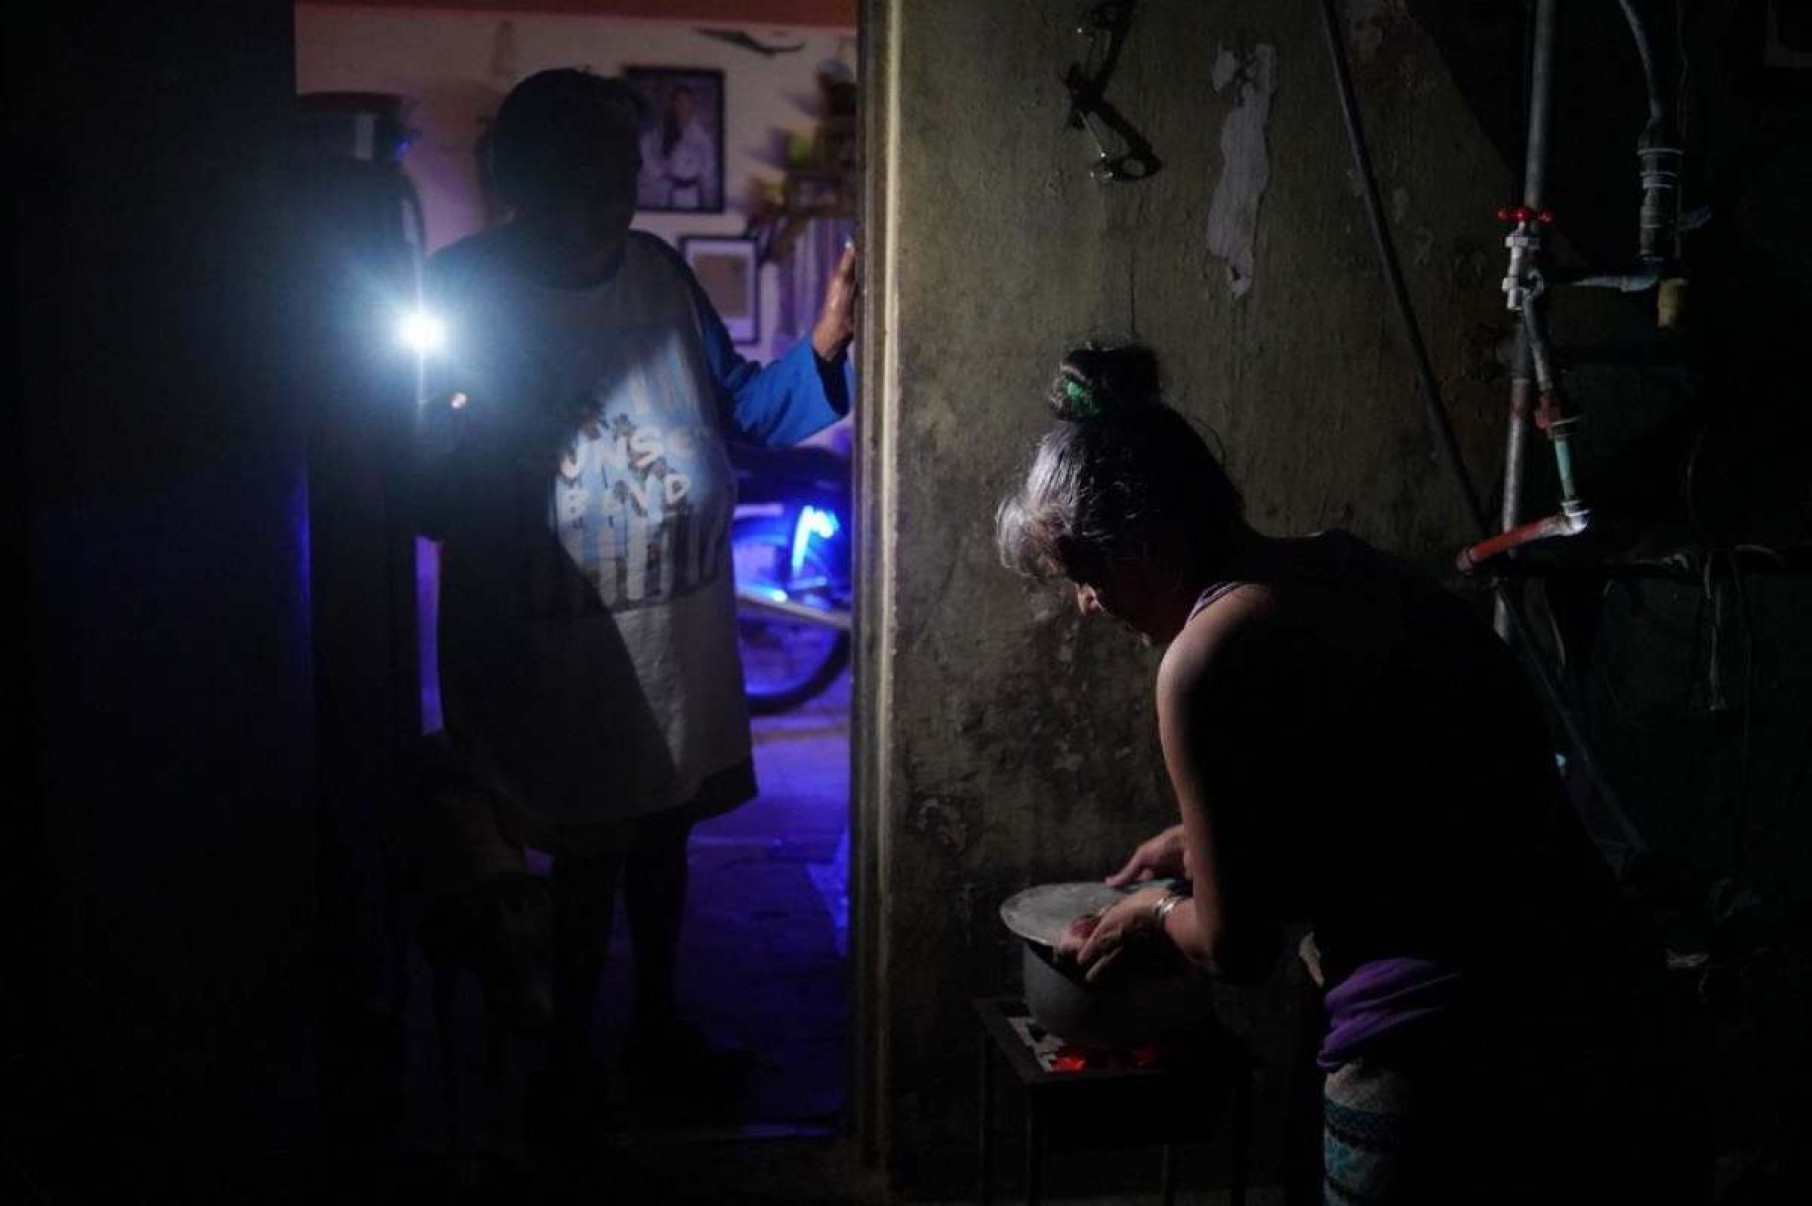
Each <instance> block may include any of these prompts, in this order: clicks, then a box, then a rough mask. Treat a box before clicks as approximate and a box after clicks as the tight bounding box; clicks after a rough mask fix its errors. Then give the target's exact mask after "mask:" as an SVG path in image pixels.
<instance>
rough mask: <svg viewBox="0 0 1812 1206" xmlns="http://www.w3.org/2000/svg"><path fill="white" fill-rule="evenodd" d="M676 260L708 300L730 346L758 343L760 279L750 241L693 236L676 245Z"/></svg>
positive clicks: (753, 245) (759, 328)
mask: <svg viewBox="0 0 1812 1206" xmlns="http://www.w3.org/2000/svg"><path fill="white" fill-rule="evenodd" d="M679 250H680V258H681V259H683V260H685V261H686V267H688V268H690V269H692V275H693V276H695V277H697V278H698V283H699V286H700V287H701V288H703V289H704V291H705V296H706V297H708V298H710V299H711V305H712V307H713V308H714V309H715V310H716V311H717V316H718V317H719V318H721V319H723V320H724V326H725V327H726V328H728V329H729V332H730V341H731V342H732V343H756V342H758V341H760V339H761V277H760V273H759V267H760V264H759V261H758V260H757V259H756V247H755V240H754V239H743V238H735V237H731V236H717V235H695V236H689V237H687V238H683V239H681V240H680V244H679Z"/></svg>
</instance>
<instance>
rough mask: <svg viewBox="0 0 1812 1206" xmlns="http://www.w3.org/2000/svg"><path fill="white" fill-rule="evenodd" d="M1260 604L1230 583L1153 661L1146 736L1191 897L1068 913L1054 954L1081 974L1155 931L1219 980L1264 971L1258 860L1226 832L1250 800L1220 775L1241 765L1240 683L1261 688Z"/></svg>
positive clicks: (1264, 598) (1256, 592) (1243, 712)
mask: <svg viewBox="0 0 1812 1206" xmlns="http://www.w3.org/2000/svg"><path fill="white" fill-rule="evenodd" d="M1271 608H1272V601H1271V597H1270V594H1269V592H1267V591H1266V590H1265V589H1264V588H1262V587H1257V586H1246V587H1241V588H1240V589H1238V590H1236V591H1234V592H1233V593H1231V594H1229V595H1228V596H1226V598H1224V599H1223V600H1221V601H1220V602H1219V603H1217V604H1215V606H1214V607H1213V608H1211V609H1210V610H1208V611H1205V612H1203V613H1202V614H1201V615H1200V616H1198V617H1197V618H1195V619H1194V620H1192V621H1190V623H1189V624H1188V626H1187V627H1185V628H1184V630H1183V632H1182V633H1181V634H1180V635H1179V636H1178V637H1177V639H1176V640H1175V641H1174V642H1172V643H1171V647H1170V650H1169V651H1168V652H1167V653H1166V654H1165V656H1164V664H1163V666H1162V667H1161V668H1160V669H1159V671H1158V692H1157V695H1158V731H1159V735H1160V737H1161V738H1162V740H1163V745H1164V763H1165V767H1166V769H1167V770H1168V771H1169V772H1170V782H1171V787H1172V788H1173V789H1174V790H1175V792H1176V796H1177V808H1178V811H1179V812H1180V813H1181V814H1182V820H1183V825H1182V829H1183V858H1184V860H1185V861H1186V863H1187V864H1188V866H1189V869H1190V872H1191V879H1192V883H1193V885H1194V895H1193V896H1192V897H1191V898H1190V899H1188V900H1186V901H1181V902H1178V903H1177V904H1176V905H1175V906H1174V907H1170V908H1164V907H1160V906H1161V904H1162V902H1163V900H1164V898H1165V897H1166V896H1167V895H1168V894H1169V889H1167V888H1163V887H1154V888H1147V889H1144V890H1143V891H1140V892H1135V893H1133V894H1132V895H1130V896H1128V897H1126V898H1125V899H1123V900H1121V901H1118V902H1116V903H1115V904H1114V905H1113V907H1112V908H1110V909H1108V910H1107V911H1106V912H1104V913H1102V914H1101V915H1100V916H1099V917H1086V918H1078V919H1077V922H1076V923H1075V924H1074V925H1073V926H1072V927H1071V929H1070V931H1069V932H1068V933H1067V934H1065V935H1064V938H1063V940H1062V942H1060V943H1059V948H1058V949H1059V950H1060V952H1063V953H1069V952H1072V951H1073V952H1074V953H1075V956H1076V961H1077V962H1078V963H1079V964H1080V965H1081V966H1082V967H1083V968H1084V969H1086V970H1087V972H1088V976H1089V978H1090V979H1094V978H1095V977H1097V976H1099V975H1101V974H1102V973H1103V972H1104V971H1105V969H1106V968H1107V967H1109V966H1110V965H1111V963H1112V961H1113V960H1112V956H1113V955H1114V954H1115V953H1116V952H1117V951H1118V950H1119V949H1120V948H1121V947H1122V946H1124V945H1126V944H1127V943H1128V942H1131V941H1135V940H1137V939H1138V938H1140V937H1142V936H1144V935H1153V936H1155V933H1156V931H1157V929H1158V927H1160V926H1162V927H1163V932H1164V936H1165V937H1167V938H1168V939H1169V940H1170V941H1171V942H1172V943H1173V944H1175V946H1176V948H1177V950H1179V951H1180V952H1182V954H1183V955H1184V957H1185V958H1187V959H1188V960H1189V961H1190V962H1191V963H1194V964H1195V965H1196V966H1198V967H1202V968H1204V969H1206V970H1208V971H1211V972H1214V973H1216V974H1218V975H1221V976H1225V977H1226V978H1228V979H1230V980H1255V979H1258V978H1260V977H1262V976H1263V975H1264V973H1265V972H1266V971H1268V970H1269V969H1270V966H1271V962H1272V954H1273V952H1274V948H1275V936H1276V929H1275V919H1274V918H1272V917H1271V916H1270V910H1269V908H1268V907H1267V903H1266V901H1265V900H1264V898H1263V896H1264V894H1263V892H1262V889H1261V887H1260V885H1259V883H1256V882H1254V871H1255V870H1256V869H1257V868H1260V867H1262V865H1263V859H1264V857H1265V855H1264V852H1261V851H1258V850H1252V849H1241V848H1239V841H1238V838H1237V835H1239V834H1241V833H1243V832H1245V831H1246V828H1247V827H1246V826H1243V825H1240V824H1238V823H1237V822H1238V820H1239V819H1240V818H1239V816H1238V814H1237V813H1235V812H1234V811H1233V810H1234V809H1238V808H1250V807H1254V806H1260V802H1259V801H1255V800H1253V799H1251V798H1250V796H1251V793H1252V791H1253V784H1252V782H1251V779H1250V776H1248V775H1245V774H1241V773H1230V771H1229V768H1230V767H1232V766H1235V765H1242V766H1243V763H1240V762H1237V761H1236V760H1237V759H1238V758H1239V757H1240V754H1241V753H1242V752H1243V750H1244V749H1246V748H1249V747H1250V746H1251V745H1253V744H1254V743H1253V742H1252V740H1251V738H1250V735H1249V733H1242V731H1241V725H1242V724H1246V723H1250V721H1249V720H1248V719H1247V717H1248V716H1249V715H1251V712H1250V709H1249V708H1247V707H1246V706H1244V705H1246V704H1247V703H1249V702H1250V701H1248V700H1246V699H1244V698H1242V695H1243V692H1242V687H1241V684H1242V683H1254V682H1259V681H1262V679H1261V678H1259V677H1256V676H1258V675H1262V673H1263V672H1264V664H1263V663H1264V660H1265V659H1264V656H1263V654H1262V652H1261V650H1262V648H1263V646H1264V644H1265V640H1266V636H1267V625H1268V624H1269V621H1270V616H1271ZM1217 749H1218V750H1220V751H1221V756H1220V757H1216V756H1215V754H1216V750H1217ZM1167 832H1168V831H1167ZM1164 836H1165V835H1160V838H1162V837H1164ZM1155 840H1159V839H1154V841H1155ZM1258 874H1261V875H1262V872H1258Z"/></svg>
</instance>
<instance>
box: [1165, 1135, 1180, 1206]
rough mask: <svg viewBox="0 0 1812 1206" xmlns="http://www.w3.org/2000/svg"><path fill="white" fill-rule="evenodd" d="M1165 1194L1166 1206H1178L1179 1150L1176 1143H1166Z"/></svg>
mask: <svg viewBox="0 0 1812 1206" xmlns="http://www.w3.org/2000/svg"><path fill="white" fill-rule="evenodd" d="M1163 1194H1164V1206H1176V1201H1177V1149H1176V1145H1175V1144H1174V1143H1166V1144H1165V1145H1164V1175H1163Z"/></svg>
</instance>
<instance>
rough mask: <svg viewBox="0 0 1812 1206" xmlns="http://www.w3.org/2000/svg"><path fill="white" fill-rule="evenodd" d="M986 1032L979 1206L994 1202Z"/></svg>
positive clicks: (991, 1068) (991, 1094)
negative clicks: (990, 1150)
mask: <svg viewBox="0 0 1812 1206" xmlns="http://www.w3.org/2000/svg"><path fill="white" fill-rule="evenodd" d="M989 1042H990V1040H989V1038H988V1032H987V1031H986V1030H983V1031H982V1037H981V1122H980V1132H979V1134H977V1136H976V1144H975V1150H976V1152H977V1159H979V1160H980V1162H981V1198H980V1201H981V1206H988V1203H990V1202H992V1201H993V1200H994V1176H993V1167H992V1161H990V1159H989V1156H990V1155H991V1153H990V1152H989V1150H988V1147H989V1144H988V1138H989V1136H988V1132H989V1131H991V1130H992V1129H993V1121H994V1064H993V1060H992V1059H991V1058H990V1056H992V1055H993V1052H991V1051H989V1050H988V1046H989Z"/></svg>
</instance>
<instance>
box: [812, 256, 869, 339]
mask: <svg viewBox="0 0 1812 1206" xmlns="http://www.w3.org/2000/svg"><path fill="white" fill-rule="evenodd" d="M858 293H859V290H858V289H857V287H856V242H855V240H854V239H851V240H850V241H849V242H848V243H846V244H845V245H844V247H843V254H842V255H841V256H840V257H838V259H837V266H836V267H835V268H833V269H831V274H830V280H829V281H827V282H825V285H824V306H823V308H822V309H820V310H819V311H818V321H817V322H815V323H813V324H812V350H813V351H815V352H817V353H818V358H819V359H820V360H835V359H836V358H837V357H839V356H841V355H842V354H843V353H844V352H846V351H848V350H849V344H850V341H851V340H852V339H854V338H855V337H856V297H857V295H858Z"/></svg>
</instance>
